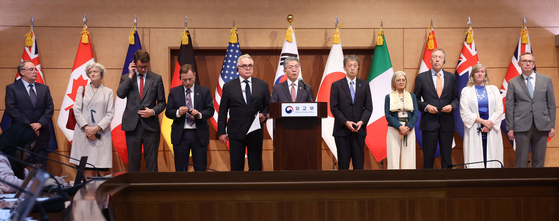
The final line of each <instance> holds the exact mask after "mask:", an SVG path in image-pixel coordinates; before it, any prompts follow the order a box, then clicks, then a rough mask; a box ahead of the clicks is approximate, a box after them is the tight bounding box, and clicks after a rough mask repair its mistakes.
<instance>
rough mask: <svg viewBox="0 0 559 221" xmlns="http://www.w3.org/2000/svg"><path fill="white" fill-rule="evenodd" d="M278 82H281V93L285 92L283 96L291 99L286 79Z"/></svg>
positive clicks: (289, 87)
mask: <svg viewBox="0 0 559 221" xmlns="http://www.w3.org/2000/svg"><path fill="white" fill-rule="evenodd" d="M280 84H282V85H281V87H280V88H283V93H285V96H286V97H287V98H289V99H291V92H290V91H291V86H290V85H289V84H288V83H287V80H285V81H284V82H281V83H280Z"/></svg>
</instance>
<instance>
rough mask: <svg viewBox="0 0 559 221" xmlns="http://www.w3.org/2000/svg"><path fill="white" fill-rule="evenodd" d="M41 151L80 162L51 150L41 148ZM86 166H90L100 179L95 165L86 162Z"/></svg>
mask: <svg viewBox="0 0 559 221" xmlns="http://www.w3.org/2000/svg"><path fill="white" fill-rule="evenodd" d="M41 150H44V151H47V152H49V153H54V154H56V155H58V156H62V157H65V158H68V159H72V160H75V161H80V160H78V159H76V158H73V157H70V156H66V155H64V154H61V153H57V152H54V151H51V150H49V149H47V148H41ZM86 164H87V165H90V166H92V167H93V169H95V171H96V172H97V177H101V173H99V169H97V167H96V166H95V165H93V164H91V163H87V162H86Z"/></svg>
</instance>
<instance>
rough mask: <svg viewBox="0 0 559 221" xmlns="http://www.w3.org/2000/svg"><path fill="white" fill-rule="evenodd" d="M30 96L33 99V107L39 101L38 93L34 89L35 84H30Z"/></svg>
mask: <svg viewBox="0 0 559 221" xmlns="http://www.w3.org/2000/svg"><path fill="white" fill-rule="evenodd" d="M29 98H30V99H31V103H32V104H33V107H35V104H36V103H37V93H36V92H35V90H34V89H33V84H29Z"/></svg>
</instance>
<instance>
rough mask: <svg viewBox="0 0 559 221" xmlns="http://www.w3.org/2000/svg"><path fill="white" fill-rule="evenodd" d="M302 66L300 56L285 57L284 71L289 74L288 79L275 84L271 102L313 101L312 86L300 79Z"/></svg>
mask: <svg viewBox="0 0 559 221" xmlns="http://www.w3.org/2000/svg"><path fill="white" fill-rule="evenodd" d="M300 68H301V63H300V62H299V59H298V58H296V57H287V58H285V60H284V61H283V73H285V75H287V80H286V81H284V82H281V83H279V84H276V85H274V89H273V90H272V100H271V101H270V102H313V95H312V88H311V86H310V85H308V84H306V83H304V82H303V79H301V80H299V79H298V78H299V70H300Z"/></svg>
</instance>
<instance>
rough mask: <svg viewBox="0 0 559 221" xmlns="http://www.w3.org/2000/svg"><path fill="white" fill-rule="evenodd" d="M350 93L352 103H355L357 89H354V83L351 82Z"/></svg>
mask: <svg viewBox="0 0 559 221" xmlns="http://www.w3.org/2000/svg"><path fill="white" fill-rule="evenodd" d="M349 92H351V103H352V104H353V102H355V89H353V81H350V82H349Z"/></svg>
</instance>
